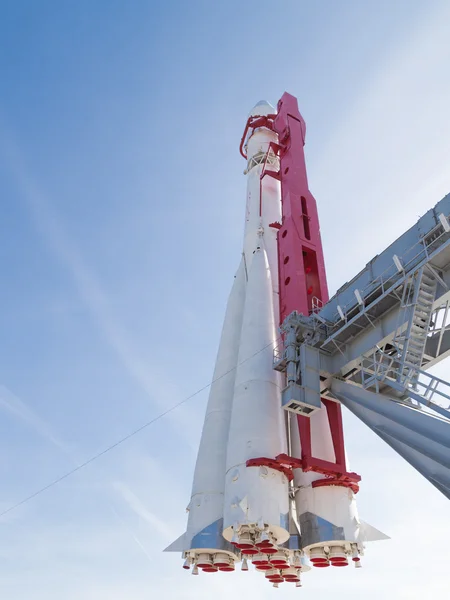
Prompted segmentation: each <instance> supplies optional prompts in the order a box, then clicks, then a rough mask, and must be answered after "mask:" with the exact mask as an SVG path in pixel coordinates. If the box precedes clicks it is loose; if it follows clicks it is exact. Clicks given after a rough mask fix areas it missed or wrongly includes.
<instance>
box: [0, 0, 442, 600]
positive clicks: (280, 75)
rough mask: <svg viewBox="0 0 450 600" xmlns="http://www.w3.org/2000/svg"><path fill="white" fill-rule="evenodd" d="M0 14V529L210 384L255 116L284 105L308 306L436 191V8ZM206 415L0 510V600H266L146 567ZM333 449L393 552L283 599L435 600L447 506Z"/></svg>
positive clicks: (198, 402) (313, 577) (244, 579)
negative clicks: (297, 122) (319, 246)
mask: <svg viewBox="0 0 450 600" xmlns="http://www.w3.org/2000/svg"><path fill="white" fill-rule="evenodd" d="M3 4H4V6H2V18H1V20H0V72H1V74H2V80H1V84H0V86H1V95H0V191H1V207H2V218H1V220H0V240H1V242H0V243H1V245H0V248H1V251H0V269H1V272H2V281H3V285H2V293H1V295H0V308H1V310H0V331H1V340H2V341H1V343H0V386H1V387H0V432H1V434H0V474H1V478H2V486H1V489H2V493H1V495H0V509H3V510H5V509H7V508H8V507H9V506H11V505H12V504H14V503H16V502H17V501H19V500H21V499H22V498H23V497H25V496H27V495H29V494H30V493H33V492H34V491H35V490H36V489H38V488H40V487H42V486H43V485H46V484H47V483H49V482H50V481H52V480H53V479H55V478H56V477H58V476H60V475H62V474H63V473H65V472H66V471H67V470H69V469H71V468H72V467H73V466H74V465H75V464H77V463H79V462H80V461H83V460H85V459H87V458H89V457H90V456H91V455H92V454H94V453H96V452H98V451H100V450H102V449H103V448H104V447H105V446H107V445H108V444H110V443H112V442H114V441H116V439H118V438H120V437H121V436H123V435H126V434H127V433H128V432H129V431H131V430H133V429H134V428H136V427H139V426H140V425H141V424H142V423H144V422H146V421H147V420H149V419H152V418H153V417H154V416H156V415H157V414H159V413H160V412H162V411H163V410H165V409H166V408H168V407H170V406H172V405H173V404H176V403H177V402H179V401H180V400H182V399H183V398H185V397H186V396H188V395H190V394H191V393H192V392H194V391H195V390H196V389H198V388H200V387H202V386H204V385H205V384H206V383H207V382H208V381H209V380H210V377H211V374H212V369H213V363H214V358H215V353H216V348H217V343H218V338H219V333H220V329H221V324H222V317H223V312H224V307H225V302H226V298H227V294H228V291H229V288H230V285H231V282H232V278H233V275H234V271H235V269H236V268H237V265H238V260H239V253H240V249H241V243H242V229H243V218H244V198H245V178H244V176H243V175H242V171H243V169H244V164H243V161H242V159H241V157H240V156H239V153H238V145H239V140H240V136H241V134H242V130H243V126H244V123H245V120H246V115H247V113H248V112H249V110H250V109H251V108H252V106H253V105H254V104H255V103H256V102H257V101H259V100H261V99H262V98H265V99H267V100H269V101H271V102H272V103H275V102H276V101H277V99H278V98H279V97H280V96H281V94H282V93H283V92H284V91H285V90H287V91H289V92H290V93H292V94H294V95H296V96H297V97H298V98H299V105H300V110H301V112H302V114H303V116H304V117H305V119H306V122H307V161H308V172H309V178H310V186H311V189H312V191H313V193H314V194H315V196H316V198H317V201H318V206H319V212H320V216H321V225H322V236H323V240H324V251H325V258H326V263H327V269H328V278H329V286H330V291H331V292H333V291H335V290H336V288H337V287H339V286H340V285H341V284H342V283H344V282H345V281H347V280H348V279H350V278H351V277H352V276H353V275H354V274H355V273H356V272H357V271H358V270H359V269H360V268H361V267H362V266H364V264H365V263H366V262H367V261H368V260H370V258H371V257H372V256H373V255H374V254H376V253H378V252H380V251H381V250H383V248H384V247H385V246H386V245H387V244H389V243H390V242H391V241H392V240H393V239H395V238H396V237H397V236H398V235H400V234H401V233H402V232H403V231H404V230H405V229H406V228H407V227H409V226H410V225H411V224H412V223H414V222H415V220H416V219H417V217H418V216H419V215H421V214H423V213H424V212H425V211H426V210H427V209H428V208H430V207H431V206H433V205H434V204H435V203H436V202H437V201H438V200H439V199H440V198H441V197H443V196H444V195H445V194H446V193H448V192H449V191H450V169H449V167H448V165H449V164H450V118H449V117H450V108H449V107H450V83H449V80H448V77H447V73H448V64H449V61H450V46H449V44H448V39H449V35H450V7H449V5H448V3H447V2H445V0H442V1H438V0H436V1H428V2H421V1H418V0H417V1H416V0H408V1H407V0H396V1H395V2H388V1H377V2H372V1H366V2H357V1H350V0H343V1H341V2H334V1H332V0H328V1H327V0H323V1H322V2H317V3H312V2H307V1H305V0H302V1H289V0H286V1H281V2H280V3H279V5H278V7H277V8H274V6H275V4H274V3H273V2H265V1H264V0H260V1H259V2H254V1H253V0H248V1H247V2H239V1H237V0H233V1H228V2H226V3H214V2H207V1H206V0H205V1H204V2H201V1H196V0H193V1H192V2H175V1H167V2H152V1H151V0H149V1H143V0H133V2H126V1H125V0H109V1H108V2H107V1H106V0H96V1H95V2H93V1H92V0H91V1H87V0H80V1H79V2H77V3H73V2H57V1H56V0H51V1H50V0H41V2H39V3H37V2H32V1H31V0H18V1H16V2H14V3H13V2H9V3H3ZM437 372H438V373H439V374H440V375H441V376H442V377H444V378H447V379H448V373H447V372H448V365H447V364H443V365H440V366H439V367H438V370H437ZM206 399H207V393H206V392H203V393H201V394H199V395H198V396H197V397H196V398H195V399H193V400H191V401H190V402H189V403H187V404H186V405H184V406H183V407H182V408H180V409H177V410H176V411H174V412H173V413H171V414H170V415H169V416H167V417H165V418H164V419H162V420H161V421H159V422H158V423H157V424H155V425H154V426H151V427H149V428H148V429H147V430H146V431H144V432H143V433H141V434H140V435H138V436H136V437H135V438H133V440H130V441H129V442H127V443H126V444H124V445H122V446H121V447H119V448H117V449H116V450H114V451H112V452H111V453H109V454H108V455H106V456H104V457H103V458H101V459H99V460H98V461H97V462H95V463H94V464H92V465H90V466H89V467H87V468H86V469H84V470H82V471H80V472H79V473H77V474H76V475H74V476H73V477H71V478H69V479H67V480H65V481H64V482H62V483H61V484H59V485H58V486H55V487H54V488H52V489H51V490H49V491H47V492H45V493H43V494H42V495H40V496H39V497H37V498H35V499H34V500H32V501H30V502H28V503H26V504H25V505H23V506H21V507H20V508H18V509H17V510H15V511H12V512H10V513H8V515H6V516H5V517H4V518H3V519H2V520H1V535H0V558H1V560H0V593H1V595H2V596H3V597H6V598H8V600H25V599H28V598H30V597H33V600H43V599H45V600H53V599H56V598H58V599H59V598H64V599H67V600H72V599H75V598H77V599H78V598H80V597H82V598H84V599H86V600H90V599H94V598H95V600H103V599H106V598H107V599H108V600H119V599H123V598H128V597H133V598H135V600H141V599H142V600H143V599H144V598H148V597H149V595H150V596H151V597H152V598H153V597H155V598H161V597H163V595H164V597H168V598H186V599H189V598H196V599H197V600H202V599H206V598H210V597H211V594H212V593H213V594H214V595H215V597H217V598H218V599H221V598H225V597H227V598H228V597H229V595H230V593H236V591H238V592H239V593H241V592H242V594H244V593H248V594H250V593H258V594H259V595H260V597H262V598H269V597H272V594H274V593H275V590H272V589H271V588H269V587H268V586H267V585H266V584H265V583H264V582H262V581H261V577H258V576H256V575H255V574H252V573H248V574H240V573H236V574H234V576H227V575H226V574H217V575H215V576H214V578H212V577H211V578H210V577H207V576H202V577H198V578H190V577H189V576H188V575H187V574H186V573H185V572H184V571H182V569H181V568H180V562H179V557H178V556H171V555H164V554H162V553H161V550H162V548H164V547H165V545H167V543H169V542H170V541H172V539H173V538H175V537H177V536H178V535H179V534H180V533H181V532H182V531H183V528H184V525H185V512H184V509H185V507H186V505H187V503H188V501H189V494H190V485H191V475H192V471H193V466H194V461H195V455H196V448H197V444H198V441H199V435H200V430H201V425H202V419H203V411H204V408H205V403H206ZM346 435H347V446H348V453H349V456H350V460H351V466H352V468H353V469H354V470H356V471H358V472H359V473H361V474H362V476H363V484H362V491H361V492H360V494H359V498H358V500H359V508H360V513H361V516H362V517H363V518H364V519H365V520H366V521H368V522H371V523H372V524H374V525H375V526H377V527H378V528H380V529H382V530H383V531H385V532H386V533H388V534H389V535H391V536H392V540H391V541H388V542H383V543H379V544H378V545H373V546H371V547H370V548H369V549H368V551H367V556H366V558H365V561H364V569H361V570H360V571H354V570H345V569H344V570H342V571H341V570H337V569H335V570H333V569H331V570H326V571H327V572H325V573H323V571H322V570H321V571H320V572H314V573H311V574H309V575H307V576H305V588H304V589H303V590H302V591H301V593H303V594H307V595H308V597H312V595H313V594H314V597H315V598H316V599H318V600H320V599H322V598H325V597H327V598H328V596H329V589H330V586H333V588H332V589H333V590H334V591H333V593H334V594H335V595H337V597H344V596H347V595H348V594H349V593H361V591H363V592H364V596H365V598H367V600H371V599H372V598H373V599H375V598H379V596H380V595H381V594H383V596H385V597H386V598H394V597H395V598H397V599H400V600H403V599H415V598H423V597H431V596H433V597H434V598H436V599H438V600H439V599H440V598H442V599H443V598H446V597H447V593H448V592H447V591H446V589H447V583H446V575H445V574H446V570H447V565H448V559H449V558H450V554H449V551H448V549H447V548H446V547H445V545H444V540H443V538H442V532H443V531H446V530H447V531H448V528H449V525H450V521H449V517H448V506H447V502H446V501H445V499H444V498H443V497H442V496H441V495H440V494H439V493H438V492H437V491H436V490H434V488H432V487H431V486H430V485H429V484H428V483H427V482H425V481H422V479H421V477H420V476H419V475H418V474H416V473H415V472H414V471H413V470H412V469H411V468H410V467H409V466H408V465H406V464H403V462H402V460H401V459H400V458H398V457H396V455H395V454H394V453H393V452H392V451H391V450H390V449H389V448H387V447H385V446H384V445H383V443H382V442H381V441H379V440H378V439H377V438H376V437H375V436H374V435H373V434H372V433H370V432H368V431H366V430H365V429H364V427H363V426H362V425H361V424H359V423H358V422H357V421H356V420H355V419H354V418H353V417H351V416H349V415H346ZM328 571H329V572H328ZM335 571H339V572H337V573H336V572H335ZM222 575H223V576H222ZM282 593H283V594H284V595H286V596H291V595H293V594H294V593H299V590H295V589H287V590H286V589H283V592H282Z"/></svg>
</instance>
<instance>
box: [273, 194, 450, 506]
mask: <svg viewBox="0 0 450 600" xmlns="http://www.w3.org/2000/svg"><path fill="white" fill-rule="evenodd" d="M449 216H450V194H449V195H447V196H446V197H445V198H444V199H443V200H441V201H440V202H439V203H438V204H437V205H436V206H435V207H434V208H433V209H431V210H429V211H428V212H427V213H426V214H425V215H424V216H423V217H422V218H420V219H419V221H418V222H417V223H416V224H415V225H414V226H413V227H411V228H410V229H409V230H408V231H406V232H405V233H404V234H403V235H402V236H400V237H399V238H398V239H397V240H396V241H395V242H394V243H393V244H391V245H390V246H389V247H388V248H386V250H384V251H383V252H382V253H381V254H379V255H377V256H376V257H375V258H373V259H372V260H371V261H370V262H369V263H368V264H367V265H366V267H365V268H364V269H363V270H362V271H361V272H360V273H358V274H357V275H356V276H355V277H354V278H353V279H352V280H351V281H350V282H348V283H346V284H345V285H343V286H342V287H341V288H340V289H339V290H338V291H337V293H336V294H335V295H334V296H333V297H332V298H331V299H330V300H329V301H328V302H327V303H326V304H324V305H321V304H322V303H321V302H320V301H319V300H316V299H313V301H312V308H311V310H310V311H309V314H308V315H304V314H300V313H298V312H296V311H294V312H291V314H289V316H287V317H286V319H285V320H284V323H283V325H282V328H281V331H282V334H283V340H284V341H283V345H282V346H281V347H279V348H277V349H276V350H275V354H274V368H275V369H276V370H279V371H283V372H286V375H287V377H286V381H287V383H286V388H285V389H284V391H283V407H284V408H285V410H287V411H290V412H293V413H296V414H298V415H300V416H301V417H305V416H307V415H310V414H312V413H313V412H314V411H316V410H318V409H319V408H320V407H321V406H322V404H321V402H322V403H325V405H326V403H327V402H328V403H330V402H338V403H341V404H343V405H344V406H346V407H347V408H348V409H349V410H350V411H351V412H353V413H354V414H355V415H356V416H357V417H359V418H360V419H361V420H362V421H363V422H364V423H365V424H366V425H367V426H368V427H370V428H371V429H372V430H373V431H374V432H375V433H376V434H377V435H379V436H380V437H381V438H382V439H383V440H384V441H385V442H387V443H388V444H389V445H390V446H391V447H392V448H393V449H394V450H396V451H397V452H398V453H399V454H400V455H401V456H402V457H403V458H404V459H406V460H407V461H408V462H409V463H410V464H411V465H412V466H413V467H415V468H416V469H417V470H418V471H419V472H420V473H421V474H422V475H423V476H424V477H426V478H427V479H428V480H429V481H430V482H431V483H432V484H433V485H435V486H436V487H437V488H438V489H439V490H440V491H441V492H442V493H443V494H445V495H446V496H447V497H448V498H450V410H449V408H450V383H447V382H446V381H444V380H442V379H440V378H438V377H436V376H434V375H432V374H430V373H428V372H427V371H428V369H430V367H432V366H434V365H436V364H437V363H438V362H440V361H441V360H443V359H444V358H446V357H447V356H448V355H449V354H450V314H449V313H450V311H449V308H450V223H449ZM327 409H328V408H327Z"/></svg>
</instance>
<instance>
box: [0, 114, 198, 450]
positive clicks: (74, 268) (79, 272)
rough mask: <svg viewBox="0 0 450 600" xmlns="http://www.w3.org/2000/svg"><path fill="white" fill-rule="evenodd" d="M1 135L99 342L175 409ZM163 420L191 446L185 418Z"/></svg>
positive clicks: (159, 401) (155, 398)
mask: <svg viewBox="0 0 450 600" xmlns="http://www.w3.org/2000/svg"><path fill="white" fill-rule="evenodd" d="M1 129H2V131H1V133H2V135H1V138H2V140H3V143H0V152H2V154H3V155H4V157H5V159H6V164H7V165H8V167H9V169H10V171H11V173H12V174H13V176H14V178H15V181H16V184H17V186H18V188H19V189H20V191H21V192H22V196H23V198H24V200H25V202H26V205H27V206H28V208H29V210H30V214H31V216H32V219H33V221H34V223H35V225H36V228H37V230H38V231H39V233H40V234H41V237H42V238H43V240H44V242H45V243H46V244H47V245H48V246H49V248H50V249H51V250H52V251H53V253H54V255H55V256H56V258H57V259H58V260H59V261H60V262H61V263H62V264H63V265H64V266H65V268H66V269H67V271H68V272H69V274H70V275H71V276H72V278H73V281H74V283H75V287H76V289H77V291H78V294H79V296H80V298H81V300H82V301H83V303H84V304H85V306H86V307H87V308H88V310H89V311H90V313H91V314H92V316H93V317H94V321H95V322H96V324H97V325H98V327H99V329H100V331H101V332H102V334H103V336H104V338H105V340H106V341H107V343H108V344H109V346H110V347H111V348H112V349H113V350H114V351H115V353H116V354H117V356H118V357H119V359H120V361H121V363H122V365H123V367H124V368H125V370H126V371H127V372H128V374H129V375H130V376H131V377H132V378H133V380H134V381H135V382H136V383H137V384H138V385H139V386H140V387H141V389H143V390H144V391H145V392H146V394H147V395H148V397H149V398H150V399H151V400H152V402H153V403H154V404H156V405H157V406H158V407H160V408H161V409H162V410H164V409H167V408H168V407H170V406H171V405H173V404H176V402H177V401H180V400H182V399H183V398H182V396H181V394H180V391H179V390H178V389H177V386H176V384H175V383H174V382H173V381H170V380H168V378H167V377H166V375H165V373H163V372H162V371H161V370H158V371H156V370H155V368H154V367H152V366H151V365H150V364H149V362H148V361H144V360H143V359H142V357H141V356H140V355H139V353H138V352H137V351H136V348H135V345H134V344H133V341H132V338H131V336H130V334H129V332H128V331H127V330H126V329H125V328H124V327H123V325H122V324H121V323H120V321H119V319H118V318H117V316H116V315H115V314H114V312H113V310H112V308H111V304H110V302H109V300H108V296H107V294H106V293H105V291H104V290H103V288H102V286H101V284H100V282H99V280H98V278H97V277H96V275H95V274H94V271H93V269H92V268H91V267H90V266H88V265H87V264H86V262H85V261H84V259H83V258H82V256H81V254H80V251H79V249H78V248H77V246H76V244H75V242H74V241H73V240H72V239H71V238H70V235H69V233H68V232H67V231H66V230H65V229H64V227H63V224H62V222H61V219H60V218H59V217H58V215H57V213H56V211H55V209H54V207H53V206H52V204H51V202H50V200H49V198H48V197H47V195H46V194H44V193H43V192H42V190H41V189H40V188H39V186H38V185H37V183H36V181H35V180H34V179H33V177H32V176H31V174H30V170H29V169H28V167H27V166H26V165H25V162H24V160H23V157H22V154H21V152H20V148H19V146H18V144H17V141H16V140H15V137H14V136H13V135H12V134H11V133H9V135H7V132H8V129H7V128H6V127H5V126H4V124H3V125H2V128H1ZM5 140H7V143H6V141H5ZM169 418H170V419H171V420H172V422H173V424H174V425H175V427H176V428H177V430H178V431H179V433H180V434H181V435H182V436H183V437H184V438H186V439H187V441H188V443H189V444H190V445H191V446H195V444H193V440H192V439H191V436H190V434H189V431H190V428H189V427H186V423H187V422H189V421H191V419H192V415H191V413H190V412H189V411H187V410H184V409H183V407H181V408H180V409H178V410H177V411H176V412H175V413H171V414H170V415H169Z"/></svg>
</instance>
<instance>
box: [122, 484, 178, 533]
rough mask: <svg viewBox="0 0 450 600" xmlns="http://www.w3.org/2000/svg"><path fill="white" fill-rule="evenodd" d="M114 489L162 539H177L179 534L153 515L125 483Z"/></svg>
mask: <svg viewBox="0 0 450 600" xmlns="http://www.w3.org/2000/svg"><path fill="white" fill-rule="evenodd" d="M113 485H114V489H115V490H116V491H117V492H118V493H119V494H120V495H121V496H122V498H123V500H125V502H126V503H127V505H128V507H129V508H130V509H131V510H132V511H133V512H134V513H135V514H136V515H137V516H138V517H139V518H140V519H142V520H144V521H146V522H147V523H148V524H149V525H150V526H151V527H152V528H153V529H155V530H156V531H157V532H158V533H159V534H160V535H161V536H162V537H164V538H165V539H168V540H172V539H175V538H176V537H178V536H177V534H176V533H175V532H174V531H172V529H171V528H170V527H168V526H167V525H166V523H165V522H164V521H162V520H161V519H159V518H158V517H157V516H156V515H154V514H153V513H151V512H150V511H149V510H148V509H147V508H146V506H145V505H144V503H143V502H142V501H141V500H140V499H139V498H138V497H137V496H136V494H135V493H134V492H133V491H132V490H131V489H130V488H129V487H128V486H127V485H126V484H125V483H123V482H120V481H117V482H115V483H114V484H113Z"/></svg>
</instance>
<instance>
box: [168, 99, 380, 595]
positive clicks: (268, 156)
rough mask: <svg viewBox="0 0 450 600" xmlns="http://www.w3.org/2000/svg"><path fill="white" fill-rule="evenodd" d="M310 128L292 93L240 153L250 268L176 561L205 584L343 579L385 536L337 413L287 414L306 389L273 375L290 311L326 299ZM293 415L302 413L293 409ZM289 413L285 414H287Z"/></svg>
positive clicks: (231, 315)
mask: <svg viewBox="0 0 450 600" xmlns="http://www.w3.org/2000/svg"><path fill="white" fill-rule="evenodd" d="M304 137H305V125H304V121H303V119H302V117H301V116H300V113H299V112H298V107H297V101H296V99H295V98H294V97H293V96H290V95H289V94H284V95H283V97H282V99H281V100H280V102H279V103H278V111H276V110H275V108H274V107H272V106H271V105H270V104H268V103H267V102H265V101H263V102H259V103H258V104H257V105H256V106H255V107H254V108H253V110H252V111H251V113H250V115H249V118H248V121H247V126H246V129H245V132H244V136H243V138H242V141H241V153H242V154H243V156H245V158H246V159H247V168H246V170H245V174H246V177H247V202H246V210H245V226H244V244H243V252H242V257H241V261H240V264H239V267H238V270H237V273H236V275H235V278H234V282H233V286H232V289H231V292H230V296H229V299H228V303H227V308H226V313H225V319H224V323H223V328H222V334H221V338H220V343H219V349H218V353H217V359H216V365H215V369H214V375H213V383H212V385H211V388H210V394H209V400H208V404H207V409H206V415H205V421H204V425H203V430H202V435H201V440H200V447H199V451H198V456H197V462H196V467H195V472H194V479H193V485H192V494H191V500H190V502H189V505H188V523H187V528H186V532H185V533H184V534H183V535H182V536H180V538H178V539H177V540H176V541H175V542H173V543H172V544H171V545H170V546H169V547H168V548H167V549H166V551H179V552H181V553H182V556H183V558H184V559H185V562H184V567H185V568H186V569H191V568H192V573H193V574H197V573H198V572H199V569H200V570H202V571H204V572H217V571H234V569H235V564H236V563H237V562H240V561H242V568H243V570H247V568H248V562H247V561H248V560H249V559H251V560H252V562H253V564H254V566H255V568H256V569H257V570H259V571H261V572H262V573H264V575H265V577H266V579H267V580H268V581H270V582H272V583H274V584H278V583H281V582H283V581H290V582H295V583H296V584H297V585H298V586H300V585H301V583H300V579H301V574H302V572H306V571H308V570H310V567H309V565H308V563H309V561H310V562H311V563H312V565H313V566H316V567H323V566H330V565H332V566H345V565H347V564H349V562H351V560H352V559H353V561H354V564H355V565H356V566H360V563H359V559H360V554H361V552H362V549H363V542H364V541H367V540H369V539H376V538H378V539H379V538H380V537H383V534H380V532H378V531H377V530H375V529H374V528H371V527H370V526H368V525H366V524H365V523H363V522H362V521H360V519H359V518H358V514H357V509H356V502H355V493H356V492H357V490H358V481H359V479H360V478H359V476H357V475H356V474H353V473H348V472H347V469H346V462H345V461H346V459H345V449H344V447H343V433H342V420H341V416H340V405H339V404H338V403H337V402H334V401H331V400H328V399H327V400H323V401H322V402H321V403H320V408H319V407H317V408H315V409H314V410H312V409H308V410H310V411H311V414H308V410H306V408H305V406H303V407H302V410H298V409H297V410H293V409H292V406H293V404H292V403H290V404H289V405H288V406H286V402H285V395H286V393H288V394H291V393H292V389H293V387H292V386H295V385H296V383H294V379H295V381H298V379H299V378H298V374H297V373H296V374H295V377H293V376H292V373H290V371H289V367H288V369H287V371H286V372H280V369H278V370H277V369H275V368H274V350H275V348H277V347H279V346H280V344H282V345H284V346H285V347H286V352H288V351H289V327H284V328H281V326H282V325H283V323H284V322H285V320H286V317H287V316H288V315H289V314H290V313H291V312H292V311H297V313H300V314H306V315H308V314H310V313H311V312H312V311H313V310H314V305H315V304H317V303H320V302H326V301H327V300H328V297H327V286H326V277H325V267H324V261H323V254H322V246H321V241H320V232H319V223H318V216H317V208H316V203H315V200H314V198H313V196H312V195H311V193H310V192H309V189H308V184H307V178H306V168H305V164H304V154H303V146H304ZM297 404H298V403H297ZM283 407H284V408H285V410H283Z"/></svg>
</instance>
